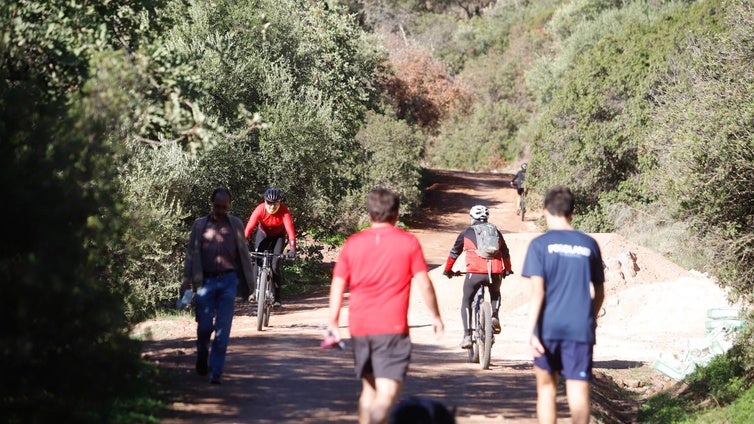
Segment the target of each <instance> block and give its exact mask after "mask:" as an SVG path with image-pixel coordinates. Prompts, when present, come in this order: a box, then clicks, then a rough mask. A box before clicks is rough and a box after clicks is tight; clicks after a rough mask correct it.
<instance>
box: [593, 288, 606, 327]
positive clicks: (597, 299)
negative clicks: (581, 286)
mask: <svg viewBox="0 0 754 424" xmlns="http://www.w3.org/2000/svg"><path fill="white" fill-rule="evenodd" d="M593 287H594V298H593V299H592V309H593V310H594V319H595V320H597V317H598V316H599V313H600V309H601V308H602V303H603V302H604V300H605V285H604V284H600V285H593Z"/></svg>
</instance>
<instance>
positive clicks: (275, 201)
mask: <svg viewBox="0 0 754 424" xmlns="http://www.w3.org/2000/svg"><path fill="white" fill-rule="evenodd" d="M257 227H258V228H257ZM255 228H256V229H257V232H256V234H255V236H254V251H255V252H269V251H271V252H272V253H275V254H276V255H280V254H282V253H283V248H284V247H285V237H286V235H287V236H288V245H289V248H290V249H289V250H288V257H289V258H293V257H295V256H296V230H295V229H294V228H293V218H292V217H291V212H290V211H289V210H288V207H287V206H286V205H284V204H283V193H282V192H281V191H280V190H278V189H276V188H268V189H267V190H266V191H265V192H264V202H262V203H260V204H259V205H258V206H257V207H256V208H255V209H254V211H253V212H252V213H251V216H250V217H249V221H248V222H247V223H246V229H245V230H244V236H245V237H246V238H247V239H248V238H249V236H251V233H252V232H253V231H254V229H255ZM257 262H259V261H257ZM258 268H259V267H254V282H253V283H252V284H251V285H252V287H250V290H251V295H250V296H249V301H254V293H255V291H256V281H257V280H256V273H257V270H258ZM272 279H273V281H274V282H275V300H274V301H273V306H275V307H280V301H281V298H280V286H281V283H282V281H281V280H282V279H281V275H280V258H277V257H276V258H275V259H273V260H272Z"/></svg>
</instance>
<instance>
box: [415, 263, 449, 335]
mask: <svg viewBox="0 0 754 424" xmlns="http://www.w3.org/2000/svg"><path fill="white" fill-rule="evenodd" d="M414 284H415V285H416V286H417V287H418V289H419V292H420V293H421V295H422V298H424V302H425V303H426V304H427V306H428V307H429V311H430V312H431V313H432V316H433V318H434V322H433V323H432V326H433V327H434V330H435V334H437V335H441V334H443V333H444V332H445V324H444V323H443V322H442V317H440V308H439V307H438V306H437V296H436V295H435V288H434V286H433V285H432V280H430V279H429V274H428V273H427V271H421V272H417V273H416V274H414Z"/></svg>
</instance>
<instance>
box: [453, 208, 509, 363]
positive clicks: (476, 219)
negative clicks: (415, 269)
mask: <svg viewBox="0 0 754 424" xmlns="http://www.w3.org/2000/svg"><path fill="white" fill-rule="evenodd" d="M469 216H470V217H471V226H470V227H468V228H467V229H465V230H464V231H462V232H461V233H460V234H459V235H458V238H456V241H455V243H454V244H453V247H452V248H451V249H450V254H449V255H448V260H447V261H446V262H445V269H444V271H443V275H445V276H446V277H448V278H452V277H453V276H454V274H453V270H452V268H453V264H454V263H455V262H456V259H458V257H459V256H460V255H461V253H463V252H466V277H465V278H464V282H463V298H462V299H461V320H462V322H463V341H461V348H462V349H470V348H471V317H472V311H471V305H472V304H473V303H474V295H475V294H476V292H477V290H478V289H479V286H480V285H482V284H486V285H487V286H488V287H489V289H490V300H491V301H492V329H493V331H494V332H495V333H496V334H497V333H499V332H500V319H499V318H498V311H499V310H500V285H501V284H502V281H503V278H505V277H507V276H508V275H511V274H513V271H512V270H511V256H510V252H509V251H508V245H506V244H505V239H503V235H502V234H501V233H500V231H497V235H498V243H499V246H500V249H499V252H498V254H497V255H496V256H495V257H494V258H493V259H485V258H483V257H481V256H479V255H478V254H477V245H478V243H477V238H476V233H475V231H474V226H475V225H479V224H482V223H486V222H487V218H489V216H490V211H489V209H488V208H487V207H486V206H483V205H476V206H474V207H473V208H471V210H470V211H469ZM488 266H489V267H490V268H488Z"/></svg>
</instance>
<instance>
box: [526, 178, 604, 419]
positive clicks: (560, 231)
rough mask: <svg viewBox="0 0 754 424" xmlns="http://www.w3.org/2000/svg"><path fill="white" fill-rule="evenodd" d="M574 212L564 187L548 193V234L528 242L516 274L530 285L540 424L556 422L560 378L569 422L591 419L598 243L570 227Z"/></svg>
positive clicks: (599, 286)
mask: <svg viewBox="0 0 754 424" xmlns="http://www.w3.org/2000/svg"><path fill="white" fill-rule="evenodd" d="M573 208H574V196H573V193H572V192H571V190H570V189H568V188H567V187H563V186H556V187H553V188H551V189H550V190H549V191H548V192H547V194H546V196H545V210H544V215H545V220H546V221H547V227H548V230H547V232H545V233H544V234H542V235H540V236H538V237H536V238H535V239H534V240H532V241H531V243H530V244H529V248H528V251H527V252H526V258H525V260H524V268H523V271H522V272H521V275H522V276H524V277H528V278H529V280H530V282H531V303H530V305H529V334H530V341H529V344H530V347H531V352H532V356H533V357H534V375H535V377H536V380H537V417H538V418H539V422H540V423H555V421H556V419H557V411H556V402H555V399H556V396H557V389H558V375H559V374H562V375H563V377H565V379H566V394H567V396H568V406H569V408H570V411H571V420H572V422H574V423H577V424H578V423H587V422H588V421H589V415H590V392H589V390H590V389H589V382H590V380H591V378H592V354H593V349H594V344H595V328H596V326H597V313H598V311H599V310H600V308H601V307H602V302H603V300H604V298H605V291H604V285H603V283H604V280H605V278H604V272H603V269H602V256H601V253H600V248H599V245H597V242H596V241H595V240H594V239H593V238H592V237H590V236H589V235H587V234H585V233H582V232H581V231H577V230H574V229H573V227H572V226H571V220H572V219H573ZM592 289H593V290H594V298H592V295H591V290H592Z"/></svg>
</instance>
